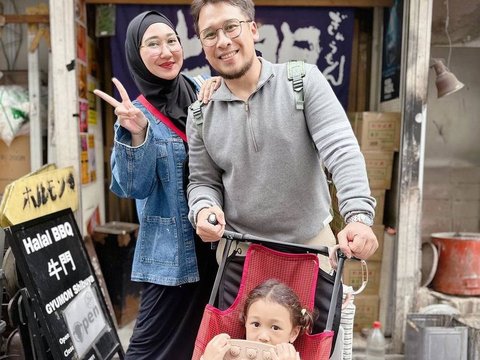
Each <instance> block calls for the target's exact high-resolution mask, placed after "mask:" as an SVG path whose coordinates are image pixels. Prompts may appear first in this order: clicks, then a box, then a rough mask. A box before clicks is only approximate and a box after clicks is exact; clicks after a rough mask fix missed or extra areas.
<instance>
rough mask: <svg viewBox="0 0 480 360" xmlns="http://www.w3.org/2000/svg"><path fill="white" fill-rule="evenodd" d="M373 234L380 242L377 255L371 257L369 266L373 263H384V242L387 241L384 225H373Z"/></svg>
mask: <svg viewBox="0 0 480 360" xmlns="http://www.w3.org/2000/svg"><path fill="white" fill-rule="evenodd" d="M372 230H373V233H374V234H375V236H376V237H377V240H378V249H377V251H375V253H374V254H373V255H372V256H370V258H369V259H368V264H370V263H371V262H372V261H378V262H380V261H382V258H383V242H384V239H385V226H383V225H373V226H372Z"/></svg>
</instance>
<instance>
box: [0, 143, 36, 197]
mask: <svg viewBox="0 0 480 360" xmlns="http://www.w3.org/2000/svg"><path fill="white" fill-rule="evenodd" d="M0 169H1V171H0V194H3V192H4V190H5V186H7V185H8V184H9V183H11V182H12V181H14V180H17V179H18V178H20V177H22V176H23V175H26V174H28V173H29V172H30V137H29V136H18V137H16V138H15V139H13V141H12V143H11V144H10V146H7V145H6V144H5V143H4V142H3V141H1V140H0Z"/></svg>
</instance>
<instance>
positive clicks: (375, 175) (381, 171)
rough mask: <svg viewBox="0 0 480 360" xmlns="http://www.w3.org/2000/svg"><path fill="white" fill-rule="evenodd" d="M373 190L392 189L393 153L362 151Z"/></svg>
mask: <svg viewBox="0 0 480 360" xmlns="http://www.w3.org/2000/svg"><path fill="white" fill-rule="evenodd" d="M362 153H363V156H364V157H365V164H366V166H367V176H368V182H369V185H370V188H371V189H384V190H385V189H390V186H391V184H392V169H393V152H392V151H362Z"/></svg>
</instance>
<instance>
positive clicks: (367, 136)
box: [348, 111, 401, 151]
mask: <svg viewBox="0 0 480 360" xmlns="http://www.w3.org/2000/svg"><path fill="white" fill-rule="evenodd" d="M348 118H349V120H350V124H351V125H352V129H353V132H354V133H355V136H356V137H357V140H358V143H359V144H360V148H361V149H362V150H384V151H398V149H399V148H400V133H401V115H400V113H399V112H370V111H365V112H355V113H349V114H348Z"/></svg>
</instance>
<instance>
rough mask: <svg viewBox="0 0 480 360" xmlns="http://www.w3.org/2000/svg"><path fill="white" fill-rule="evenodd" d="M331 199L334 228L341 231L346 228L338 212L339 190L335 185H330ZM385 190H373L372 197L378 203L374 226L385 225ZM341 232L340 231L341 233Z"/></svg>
mask: <svg viewBox="0 0 480 360" xmlns="http://www.w3.org/2000/svg"><path fill="white" fill-rule="evenodd" d="M329 191H330V198H331V199H332V209H333V223H334V226H336V227H339V228H340V230H341V229H343V227H344V226H345V224H344V222H343V218H342V216H341V215H340V213H339V210H338V198H337V189H336V188H335V185H333V184H330V185H329ZM385 191H386V190H385V189H372V190H371V195H372V196H373V197H374V198H375V200H376V201H377V206H376V207H375V217H374V218H373V224H374V225H383V213H384V211H385ZM340 230H339V231H340Z"/></svg>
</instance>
